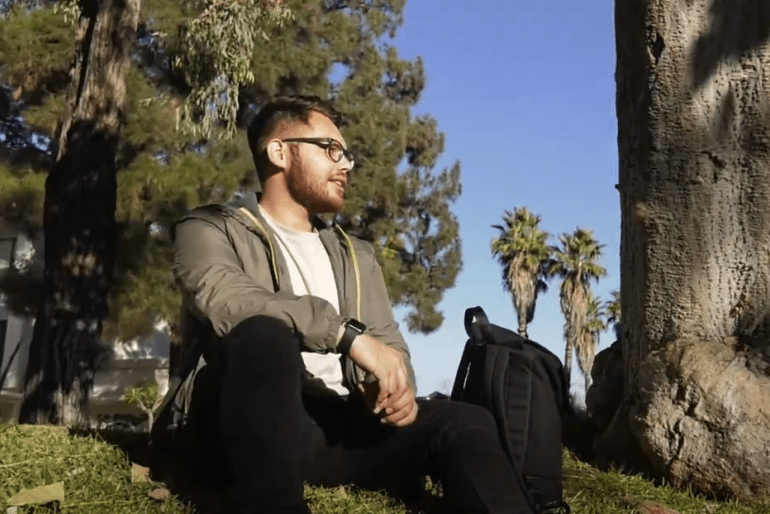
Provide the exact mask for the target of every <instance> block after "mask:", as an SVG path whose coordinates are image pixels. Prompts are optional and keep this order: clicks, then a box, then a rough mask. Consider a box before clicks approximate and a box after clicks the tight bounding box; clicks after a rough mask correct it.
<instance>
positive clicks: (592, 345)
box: [577, 290, 607, 393]
mask: <svg viewBox="0 0 770 514" xmlns="http://www.w3.org/2000/svg"><path fill="white" fill-rule="evenodd" d="M586 305H587V309H586V320H585V324H584V325H583V326H582V327H581V328H580V330H579V331H578V345H577V354H578V366H580V371H582V372H583V377H584V379H585V387H586V388H585V392H586V393H588V388H589V387H591V369H592V368H593V366H594V357H595V356H596V348H597V347H598V346H599V333H600V332H601V331H602V330H604V329H605V328H607V322H606V321H605V320H604V318H605V317H606V311H605V310H604V307H603V306H602V305H601V304H600V303H599V298H597V297H596V296H594V295H593V293H591V291H590V290H589V291H588V296H587V301H586Z"/></svg>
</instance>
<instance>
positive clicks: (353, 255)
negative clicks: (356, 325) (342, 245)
mask: <svg viewBox="0 0 770 514" xmlns="http://www.w3.org/2000/svg"><path fill="white" fill-rule="evenodd" d="M334 228H336V229H337V231H338V232H339V233H340V234H342V237H344V238H345V241H346V242H347V245H348V247H349V248H350V256H351V258H352V259H353V273H354V274H355V276H356V319H357V320H360V319H361V270H360V268H359V267H358V253H357V252H356V248H355V247H354V246H353V241H351V240H350V238H349V237H348V235H347V234H346V233H345V231H344V230H342V229H341V228H340V227H339V225H335V226H334Z"/></svg>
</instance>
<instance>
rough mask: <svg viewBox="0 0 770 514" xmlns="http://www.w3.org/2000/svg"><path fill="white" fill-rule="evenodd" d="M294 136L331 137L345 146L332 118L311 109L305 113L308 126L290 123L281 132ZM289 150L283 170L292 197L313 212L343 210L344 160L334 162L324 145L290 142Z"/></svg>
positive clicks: (346, 172) (348, 165)
mask: <svg viewBox="0 0 770 514" xmlns="http://www.w3.org/2000/svg"><path fill="white" fill-rule="evenodd" d="M293 137H303V138H304V137H319V138H326V137H330V138H333V139H335V140H337V141H339V142H340V143H341V144H342V146H343V147H344V146H345V139H344V138H343V137H342V134H341V133H340V131H339V129H338V128H337V126H336V125H335V124H334V123H333V122H332V120H330V119H329V118H327V117H326V116H324V115H323V114H320V113H318V112H314V111H313V112H311V113H310V115H309V116H308V124H307V125H305V124H303V123H296V124H293V125H292V126H291V127H290V128H289V129H288V130H287V131H286V133H284V134H283V135H282V139H288V138H293ZM291 147H294V148H291ZM289 150H290V158H289V166H288V168H287V169H286V171H285V173H286V184H287V187H288V190H289V194H290V195H291V196H292V199H293V200H294V201H295V202H297V203H299V204H301V205H303V206H304V207H305V208H306V209H307V210H308V211H310V212H311V213H313V214H318V213H328V212H337V211H339V210H340V209H342V205H343V202H344V199H345V187H346V185H347V179H348V171H350V163H349V162H348V161H347V159H344V158H343V159H341V160H340V162H334V161H332V160H331V158H330V157H329V153H328V152H327V149H326V148H323V147H321V146H318V145H315V144H312V143H299V144H296V143H291V144H290V149H289Z"/></svg>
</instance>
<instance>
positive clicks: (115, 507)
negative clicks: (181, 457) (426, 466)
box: [0, 425, 770, 514]
mask: <svg viewBox="0 0 770 514" xmlns="http://www.w3.org/2000/svg"><path fill="white" fill-rule="evenodd" d="M564 463H565V484H564V486H565V499H566V500H567V501H568V502H569V503H570V505H571V506H572V511H573V512H574V513H575V514H588V513H596V514H612V513H634V512H636V513H640V514H669V512H670V511H665V510H660V509H658V510H655V508H656V507H657V506H665V507H667V508H669V509H672V510H673V511H675V512H678V513H680V514H770V502H767V503H764V504H762V503H758V504H754V505H743V504H739V503H737V502H717V501H714V500H709V499H706V498H703V497H700V496H698V495H695V494H692V493H690V492H687V491H677V490H674V489H672V488H669V487H656V486H654V485H653V484H652V483H650V482H649V481H646V480H644V479H642V478H641V477H635V476H627V475H623V474H621V473H618V472H601V471H598V470H597V469H596V468H594V467H592V466H589V465H588V464H585V463H582V462H580V461H578V460H577V459H576V458H575V457H574V456H573V455H572V454H571V453H569V452H567V451H565V460H564ZM39 486H49V487H48V488H47V489H44V490H43V491H42V492H43V493H51V492H52V493H54V496H56V495H57V494H61V493H62V492H63V498H64V501H63V502H59V501H56V502H53V503H48V504H45V505H42V506H40V505H39V506H37V507H35V508H32V507H25V506H19V507H17V510H15V511H14V510H13V505H11V503H9V500H12V498H13V497H14V495H17V493H19V492H20V491H21V490H22V489H27V490H29V489H32V488H36V487H39ZM57 489H58V492H57ZM38 491H40V490H39V489H38ZM164 494H165V491H164V489H163V484H159V483H153V482H149V481H146V479H145V477H144V475H143V469H142V468H140V467H133V468H132V463H131V462H130V461H129V459H128V458H127V456H126V454H125V453H124V452H123V451H122V450H120V449H119V448H118V447H116V446H113V445H110V444H107V443H105V442H104V441H103V440H101V439H99V438H97V437H93V436H77V435H71V434H70V433H69V432H68V431H67V430H66V429H63V428H56V427H35V426H23V425H21V426H13V425H12V426H3V427H0V513H9V514H13V513H14V512H15V513H17V514H22V513H27V512H36V513H41V514H42V513H45V512H63V513H84V514H85V513H88V514H99V513H105V514H137V513H144V512H147V513H155V512H163V513H167V514H191V513H192V512H194V511H193V509H192V508H190V507H188V506H186V505H185V504H183V503H182V502H181V501H180V500H179V499H177V498H176V497H175V496H173V495H166V496H165V497H164ZM151 496H155V497H157V498H160V499H155V498H153V497H151ZM306 497H307V498H308V501H309V503H310V505H311V508H312V510H313V512H314V513H316V514H343V513H345V514H347V513H350V514H358V513H361V514H363V513H368V514H416V513H418V512H421V509H420V508H419V507H415V506H412V507H410V508H406V507H404V506H403V505H400V504H399V503H397V502H395V501H393V500H391V499H389V498H387V497H386V496H384V495H382V494H378V493H373V492H366V491H354V490H350V489H347V488H337V489H323V488H311V487H308V488H307V489H306ZM43 501H44V500H43ZM426 502H427V503H425V504H426V505H428V506H429V507H428V509H427V512H436V511H437V507H436V506H437V505H439V504H438V503H435V500H434V499H432V497H431V495H430V494H428V493H426ZM14 503H17V504H18V503H19V502H18V501H16V502H14ZM431 504H433V507H432V508H431V507H430V506H431ZM656 504H657V505H656ZM9 508H10V510H8V509H9ZM438 512H440V511H438Z"/></svg>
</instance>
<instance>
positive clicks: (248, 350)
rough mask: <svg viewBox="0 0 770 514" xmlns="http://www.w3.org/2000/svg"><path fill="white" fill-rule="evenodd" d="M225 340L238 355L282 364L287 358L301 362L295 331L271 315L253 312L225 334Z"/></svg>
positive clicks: (290, 360) (271, 363) (243, 357)
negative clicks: (255, 314) (260, 314)
mask: <svg viewBox="0 0 770 514" xmlns="http://www.w3.org/2000/svg"><path fill="white" fill-rule="evenodd" d="M225 344H226V345H228V346H229V347H230V350H231V352H232V354H233V355H232V356H237V357H236V358H238V359H255V360H258V361H261V362H266V363H269V364H270V365H279V363H280V362H281V361H284V360H288V361H289V362H295V361H296V363H297V364H299V363H300V362H301V357H300V352H299V341H298V340H297V336H296V335H295V334H294V331H293V330H291V329H290V328H289V327H288V326H287V325H286V324H285V323H283V322H282V321H279V320H277V319H275V318H271V317H268V316H252V317H250V318H247V319H245V320H243V321H241V322H240V323H238V325H236V327H235V328H234V329H233V330H232V331H231V332H230V333H229V334H228V335H227V336H226V337H225Z"/></svg>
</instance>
